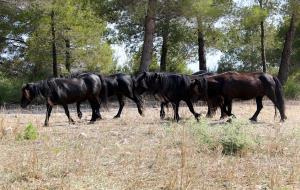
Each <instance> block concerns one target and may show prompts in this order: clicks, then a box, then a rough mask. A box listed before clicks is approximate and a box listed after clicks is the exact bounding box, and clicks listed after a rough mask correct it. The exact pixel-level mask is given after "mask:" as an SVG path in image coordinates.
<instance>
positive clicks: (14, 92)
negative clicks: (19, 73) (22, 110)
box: [0, 73, 25, 104]
mask: <svg viewBox="0 0 300 190" xmlns="http://www.w3.org/2000/svg"><path fill="white" fill-rule="evenodd" d="M24 82H25V81H23V80H21V79H18V78H16V77H11V76H7V75H4V74H3V73H0V92H1V93H0V104H3V103H19V101H20V98H21V90H20V89H21V87H22V84H23V83H24Z"/></svg>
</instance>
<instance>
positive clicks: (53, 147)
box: [0, 101, 300, 189]
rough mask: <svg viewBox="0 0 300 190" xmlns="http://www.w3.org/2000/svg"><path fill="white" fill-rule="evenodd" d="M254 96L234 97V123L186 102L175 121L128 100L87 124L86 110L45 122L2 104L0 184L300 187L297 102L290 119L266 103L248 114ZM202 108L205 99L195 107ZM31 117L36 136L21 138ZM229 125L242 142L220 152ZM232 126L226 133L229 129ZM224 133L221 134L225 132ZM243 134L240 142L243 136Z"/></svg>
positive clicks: (290, 106)
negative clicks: (72, 121) (119, 114)
mask: <svg viewBox="0 0 300 190" xmlns="http://www.w3.org/2000/svg"><path fill="white" fill-rule="evenodd" d="M255 109H256V106H255V104H254V102H253V101H251V102H247V103H235V104H234V105H233V112H234V113H235V114H236V117H237V119H233V120H232V123H231V124H227V123H226V122H225V121H220V120H219V119H218V118H219V113H217V115H216V116H215V117H214V118H212V119H205V118H204V117H202V118H201V121H200V122H198V123H197V122H196V121H195V119H194V118H193V117H192V115H191V114H190V113H189V111H188V109H187V108H186V107H181V108H180V116H181V117H182V118H183V119H182V120H181V121H180V122H179V123H175V122H173V121H172V120H171V119H170V118H172V114H173V113H172V110H171V109H170V110H169V111H168V113H167V117H168V118H167V120H160V118H159V108H153V107H147V108H146V110H145V116H144V117H141V116H139V115H138V113H137V109H136V108H134V107H125V108H124V110H123V115H122V118H121V119H112V117H113V116H114V115H115V114H116V112H117V110H116V109H110V110H109V111H105V112H103V113H102V115H103V117H104V119H103V120H101V121H98V122H96V123H95V124H88V120H89V118H90V116H91V113H90V111H89V110H88V109H85V111H84V113H83V114H84V117H83V119H82V120H79V119H77V118H76V117H75V116H76V114H75V112H74V111H72V113H71V115H72V117H73V118H76V119H75V120H76V124H75V125H70V124H68V122H67V121H68V120H67V117H66V116H65V115H64V113H62V109H61V108H57V109H54V112H53V113H52V116H51V118H50V126H49V127H43V126H42V125H43V121H44V119H45V113H44V112H45V108H44V109H36V110H34V109H32V110H31V111H28V110H20V109H13V110H6V109H3V110H2V111H1V112H0V150H1V153H0V189H300V128H299V127H300V116H299V114H300V105H299V102H288V103H287V108H286V110H287V117H288V120H287V121H286V122H285V123H283V124H280V123H279V118H276V119H275V120H274V107H273V106H272V105H271V104H269V103H267V104H266V105H265V107H264V108H263V110H262V112H261V114H260V115H259V118H258V119H259V122H257V123H251V122H249V121H248V118H249V117H250V116H252V114H253V113H254V112H255ZM196 110H197V111H198V112H199V111H201V113H202V114H203V115H205V112H206V107H202V106H201V107H196ZM29 123H32V124H33V126H35V127H37V129H38V133H39V137H38V139H37V140H18V138H17V137H18V135H19V134H20V133H22V132H23V131H24V128H25V127H26V126H27V125H28V124H29ZM231 128H234V130H233V131H234V134H236V136H237V137H238V138H237V139H235V140H236V141H241V144H242V145H243V146H241V147H239V148H240V151H239V152H238V153H237V154H234V155H226V154H224V142H225V141H226V140H228V138H227V137H228V136H229V137H230V138H232V132H230V130H231ZM230 134H231V136H230ZM224 136H225V137H226V138H225V140H224ZM244 141H245V142H244Z"/></svg>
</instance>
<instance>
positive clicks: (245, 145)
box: [190, 120, 256, 155]
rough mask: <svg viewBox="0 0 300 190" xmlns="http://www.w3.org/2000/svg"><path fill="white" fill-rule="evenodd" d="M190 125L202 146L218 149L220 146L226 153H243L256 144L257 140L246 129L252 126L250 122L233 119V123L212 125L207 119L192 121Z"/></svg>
mask: <svg viewBox="0 0 300 190" xmlns="http://www.w3.org/2000/svg"><path fill="white" fill-rule="evenodd" d="M190 125H191V129H192V132H193V134H194V135H195V137H196V138H197V139H198V140H199V141H198V142H199V147H200V148H201V147H202V148H203V147H207V148H208V149H209V150H216V149H217V148H219V147H220V148H221V149H222V153H223V154H224V155H236V154H242V153H244V152H247V151H248V150H251V149H253V148H254V146H255V144H256V140H255V139H254V138H253V137H251V136H249V135H248V133H247V131H246V130H245V129H246V128H250V126H249V123H248V122H243V121H238V120H233V122H232V123H226V124H223V125H220V124H219V125H214V126H210V125H209V124H208V122H207V121H206V120H201V121H200V124H199V123H196V122H192V123H190Z"/></svg>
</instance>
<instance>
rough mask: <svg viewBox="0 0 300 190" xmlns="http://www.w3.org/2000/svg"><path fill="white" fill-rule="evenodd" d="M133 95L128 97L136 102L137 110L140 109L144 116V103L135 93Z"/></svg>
mask: <svg viewBox="0 0 300 190" xmlns="http://www.w3.org/2000/svg"><path fill="white" fill-rule="evenodd" d="M131 94H133V95H132V96H131V95H130V96H127V97H128V98H129V99H131V100H132V101H134V103H135V104H136V106H137V108H138V112H139V114H140V115H141V116H144V114H143V103H142V101H141V98H140V97H138V96H137V95H135V94H134V93H131Z"/></svg>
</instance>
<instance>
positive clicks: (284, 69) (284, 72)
mask: <svg viewBox="0 0 300 190" xmlns="http://www.w3.org/2000/svg"><path fill="white" fill-rule="evenodd" d="M295 17H296V16H295V13H294V12H293V13H292V15H291V21H290V26H289V29H288V31H287V33H286V35H285V42H284V46H283V50H282V55H281V62H280V66H279V72H278V79H279V80H280V82H281V83H282V84H285V82H286V81H287V79H288V73H289V64H290V58H291V53H292V44H293V39H294V37H295V32H296V26H295V22H296V18H295Z"/></svg>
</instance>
